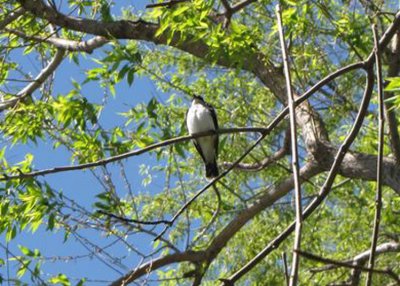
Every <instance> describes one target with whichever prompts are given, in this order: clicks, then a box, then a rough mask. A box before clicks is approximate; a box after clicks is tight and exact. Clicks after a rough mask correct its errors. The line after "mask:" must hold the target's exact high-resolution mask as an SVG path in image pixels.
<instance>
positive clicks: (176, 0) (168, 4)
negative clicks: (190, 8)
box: [146, 0, 191, 9]
mask: <svg viewBox="0 0 400 286" xmlns="http://www.w3.org/2000/svg"><path fill="white" fill-rule="evenodd" d="M190 1H191V0H169V1H166V2H161V3H154V4H148V5H146V8H147V9H149V8H158V7H167V8H171V7H172V6H175V5H177V4H180V3H184V2H190Z"/></svg>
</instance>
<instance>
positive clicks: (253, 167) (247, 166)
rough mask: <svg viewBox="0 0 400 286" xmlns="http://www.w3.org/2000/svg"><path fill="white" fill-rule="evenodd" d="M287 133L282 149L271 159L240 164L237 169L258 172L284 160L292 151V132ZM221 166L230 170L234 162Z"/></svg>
mask: <svg viewBox="0 0 400 286" xmlns="http://www.w3.org/2000/svg"><path fill="white" fill-rule="evenodd" d="M286 133H287V134H286V135H285V139H284V141H283V145H282V147H281V148H280V149H279V150H278V151H276V152H275V153H274V154H272V155H271V156H270V157H266V158H264V159H263V160H261V161H259V162H256V163H240V164H238V165H236V167H235V169H236V170H241V171H246V172H258V171H261V170H263V169H265V168H267V167H268V166H269V165H271V164H273V163H275V162H276V161H278V160H280V159H282V158H283V157H284V156H285V155H287V154H288V153H289V149H290V130H289V129H288V130H287V132H286ZM221 165H222V166H223V167H225V168H229V167H230V166H231V165H232V162H223V163H222V164H221Z"/></svg>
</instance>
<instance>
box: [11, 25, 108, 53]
mask: <svg viewBox="0 0 400 286" xmlns="http://www.w3.org/2000/svg"><path fill="white" fill-rule="evenodd" d="M5 31H6V32H8V33H12V34H14V35H17V36H18V37H21V38H23V39H26V40H32V41H36V42H46V43H49V44H51V45H53V46H55V47H56V48H60V49H64V50H67V51H71V52H85V53H88V54H91V53H93V51H94V50H95V49H97V48H100V47H102V46H104V45H105V44H107V43H108V42H109V40H108V39H106V38H104V37H101V36H95V37H93V38H91V39H89V40H87V41H74V40H68V39H62V38H57V37H40V36H32V35H27V34H25V33H24V32H21V31H19V30H16V29H5Z"/></svg>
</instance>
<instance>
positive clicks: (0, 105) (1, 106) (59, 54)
mask: <svg viewBox="0 0 400 286" xmlns="http://www.w3.org/2000/svg"><path fill="white" fill-rule="evenodd" d="M64 55H65V50H63V49H57V51H56V54H55V55H54V57H53V59H52V60H51V61H50V62H49V64H48V65H47V66H46V67H45V68H44V69H43V70H42V71H41V72H40V73H39V75H38V76H37V77H36V78H35V80H34V81H33V82H31V83H29V84H28V85H27V86H26V87H25V88H23V89H22V90H21V91H19V92H18V93H17V95H16V96H15V97H14V98H12V99H9V100H5V101H3V102H0V112H1V111H3V110H5V109H7V108H10V107H13V106H15V105H16V104H17V103H18V102H19V101H20V100H23V99H24V98H25V97H26V96H28V95H30V94H32V93H33V92H34V91H35V90H36V89H38V88H39V87H40V86H41V85H42V84H43V83H44V82H45V81H46V79H47V78H48V77H49V76H50V75H51V74H52V73H53V72H54V71H55V70H56V69H57V67H58V66H59V65H60V64H61V62H62V60H63V59H64ZM1 179H2V178H0V180H1Z"/></svg>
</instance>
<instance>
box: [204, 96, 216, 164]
mask: <svg viewBox="0 0 400 286" xmlns="http://www.w3.org/2000/svg"><path fill="white" fill-rule="evenodd" d="M206 106H207V109H208V110H209V111H210V114H211V117H212V119H213V122H214V127H215V130H218V119H217V113H216V112H215V109H214V107H213V106H212V105H210V104H208V103H206ZM218 143H219V136H218V134H216V135H215V136H214V146H215V157H218Z"/></svg>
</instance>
